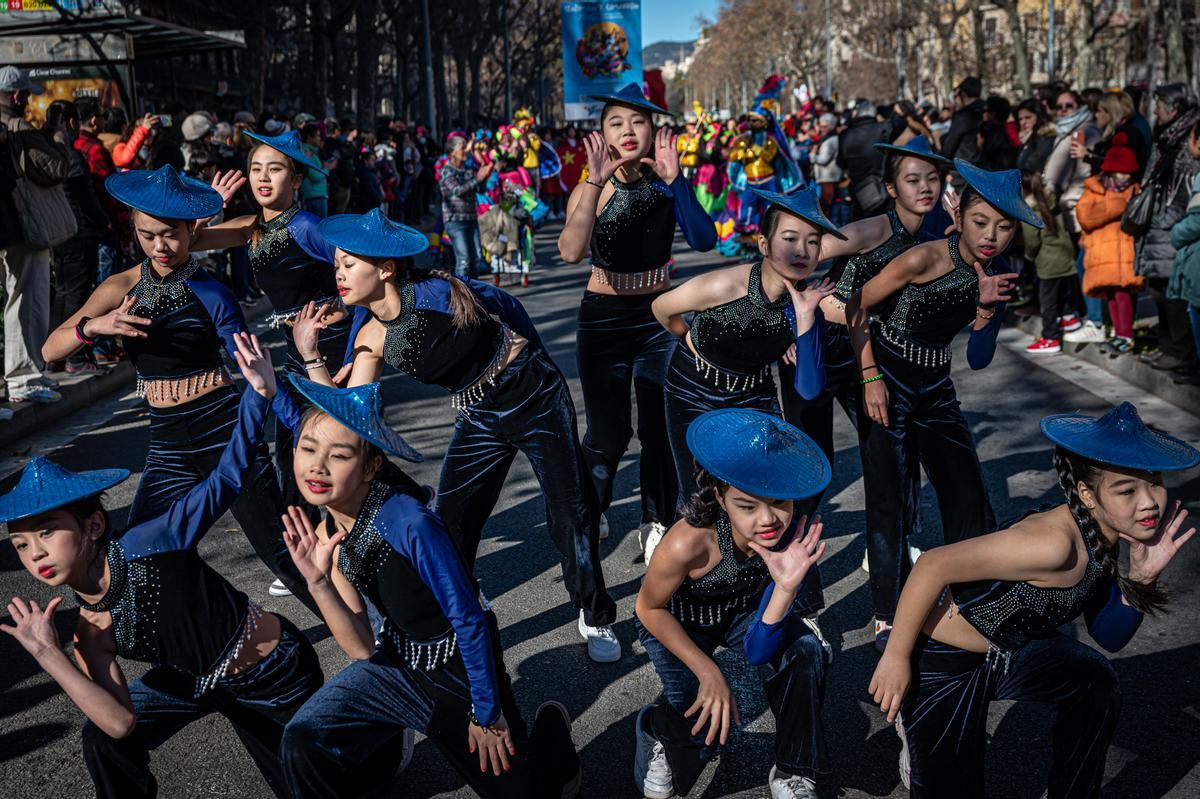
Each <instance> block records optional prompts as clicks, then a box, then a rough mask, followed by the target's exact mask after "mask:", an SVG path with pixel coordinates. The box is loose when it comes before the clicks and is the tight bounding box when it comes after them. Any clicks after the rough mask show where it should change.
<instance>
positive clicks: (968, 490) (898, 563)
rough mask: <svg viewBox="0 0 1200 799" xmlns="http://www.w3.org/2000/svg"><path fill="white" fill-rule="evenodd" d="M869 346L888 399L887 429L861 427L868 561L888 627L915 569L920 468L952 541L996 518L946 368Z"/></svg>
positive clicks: (880, 344) (883, 345) (882, 344)
mask: <svg viewBox="0 0 1200 799" xmlns="http://www.w3.org/2000/svg"><path fill="white" fill-rule="evenodd" d="M872 344H873V345H874V350H875V360H876V364H877V365H878V366H879V368H880V370H881V371H882V372H883V374H884V379H885V380H886V381H887V388H888V396H889V402H888V426H887V427H883V426H882V425H879V424H876V423H874V422H871V423H870V424H867V422H866V421H865V420H864V422H863V424H864V427H865V431H864V433H865V435H864V437H863V438H862V441H861V444H860V446H861V448H862V459H863V488H864V490H865V492H866V500H867V560H868V563H869V566H870V569H871V596H872V599H873V600H874V604H875V618H877V619H881V620H883V621H888V622H890V621H891V620H892V617H893V616H894V615H895V613H896V603H897V602H898V601H899V599H900V590H901V588H903V586H904V581H905V580H906V579H907V578H908V572H909V570H910V569H911V568H912V564H911V562H910V561H909V558H908V542H909V540H910V538H911V537H912V535H913V534H914V533H916V532H917V531H918V530H919V529H920V524H921V516H920V508H921V505H920V503H921V474H920V468H921V465H922V464H924V466H925V474H926V475H927V476H928V477H929V482H930V483H932V484H933V488H934V490H935V491H936V492H937V499H938V508H939V510H940V511H941V516H942V534H943V537H944V540H945V542H946V543H947V544H950V543H953V542H955V541H960V540H962V539H964V538H970V537H972V536H976V535H982V534H983V533H988V532H991V531H992V530H993V529H995V526H996V517H995V514H994V513H993V512H992V505H991V502H990V501H989V500H988V495H987V489H986V488H985V487H984V484H983V471H982V469H981V468H980V466H979V456H978V455H977V454H976V453H975V441H974V439H972V437H971V430H970V428H968V427H967V420H966V417H965V416H963V413H962V410H961V409H960V408H959V402H958V395H957V394H955V391H954V382H953V381H952V380H951V379H950V366H949V364H947V365H946V366H940V367H931V368H926V367H922V366H917V365H915V364H913V363H910V362H909V361H907V360H905V359H904V358H903V356H902V355H901V354H900V352H899V350H898V348H897V347H895V345H893V344H891V343H890V342H888V341H887V340H886V339H884V338H883V337H882V336H873V337H872ZM860 435H863V434H860Z"/></svg>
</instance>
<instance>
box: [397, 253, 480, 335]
mask: <svg viewBox="0 0 1200 799" xmlns="http://www.w3.org/2000/svg"><path fill="white" fill-rule="evenodd" d="M404 272H405V274H407V275H408V277H409V279H411V280H414V281H416V282H418V283H419V282H421V281H424V280H434V279H437V280H444V281H446V282H447V283H449V284H450V313H451V317H452V319H453V321H454V326H455V327H457V328H467V327H475V326H476V325H478V324H480V323H482V322H483V321H484V320H485V319H487V311H485V310H484V308H483V306H482V305H480V303H479V298H478V297H476V296H475V292H473V291H471V287H470V286H468V285H467V284H466V283H464V282H463V281H462V280H461V279H459V278H458V277H457V276H455V275H452V274H451V273H449V272H447V271H446V270H444V269H418V268H416V267H415V266H412V265H411V263H410V264H409V265H408V266H407V267H406V268H405V269H404Z"/></svg>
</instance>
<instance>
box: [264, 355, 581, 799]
mask: <svg viewBox="0 0 1200 799" xmlns="http://www.w3.org/2000/svg"><path fill="white" fill-rule="evenodd" d="M291 380H292V382H293V384H295V385H296V387H297V388H298V389H299V390H300V392H301V393H303V394H304V396H305V397H307V398H308V399H309V400H310V401H311V402H312V403H313V404H314V405H315V407H314V408H312V409H311V410H309V411H307V412H306V413H305V414H304V415H303V417H301V416H300V414H299V412H298V411H297V412H294V413H289V414H288V415H289V416H290V417H291V418H289V419H288V422H289V425H290V426H291V427H292V429H293V431H294V433H295V440H296V442H297V445H296V452H295V453H294V461H293V462H294V469H295V478H296V483H297V485H299V487H300V491H301V493H302V494H303V495H304V499H305V501H306V502H308V503H311V504H312V505H315V506H319V507H324V508H325V510H326V511H327V513H326V516H325V521H324V522H323V523H322V525H323V529H322V531H321V533H319V534H318V533H317V532H316V531H314V529H313V525H312V522H311V520H310V519H309V517H308V515H307V514H306V513H305V512H304V511H303V510H302V509H301V508H299V507H296V506H292V507H291V508H290V509H289V513H288V515H287V516H285V517H284V518H283V521H284V526H285V528H286V532H285V534H284V538H285V540H286V542H287V545H288V550H289V551H290V553H291V555H292V559H293V560H294V561H295V563H296V566H297V567H298V568H299V569H300V571H301V573H303V574H304V576H305V579H306V580H307V581H308V585H309V588H310V591H311V592H312V595H313V598H314V599H316V601H317V604H318V605H319V606H320V608H321V613H322V615H323V616H324V618H325V622H326V624H328V625H329V629H330V630H331V631H332V632H333V635H334V638H336V639H337V642H338V644H339V645H340V646H341V647H342V649H343V650H345V652H346V654H348V655H350V657H352V658H355V660H354V662H353V663H351V664H350V665H349V666H348V667H346V668H345V669H343V670H342V671H341V672H339V673H338V674H337V675H336V676H335V677H334V678H333V679H331V680H330V681H329V683H328V684H326V685H325V687H324V688H322V689H321V690H320V691H319V692H318V693H317V695H316V696H315V697H313V699H312V700H311V701H310V702H309V703H308V704H307V705H305V706H304V708H303V709H302V710H301V711H300V713H299V714H297V716H296V717H295V718H294V719H293V720H292V723H290V724H289V725H288V728H287V730H286V732H285V733H284V742H283V765H284V771H285V773H286V777H287V781H288V787H289V788H290V789H291V791H292V795H293V797H295V798H296V799H303V798H304V797H320V798H321V799H328V797H344V796H360V795H362V794H364V793H367V792H369V791H371V790H374V789H376V788H378V787H379V786H380V785H382V784H383V783H384V782H385V781H386V780H387V779H388V778H389V777H390V776H391V775H392V774H393V773H394V772H395V770H396V765H397V764H398V763H401V762H402V760H403V757H404V747H405V737H406V736H405V731H406V730H419V731H420V732H422V733H424V734H425V735H427V736H429V737H430V738H432V739H433V741H434V742H435V743H436V744H437V745H438V747H439V748H440V749H441V750H442V753H443V754H444V755H445V756H446V758H447V759H448V760H449V761H450V763H451V765H453V766H454V768H455V769H456V770H457V771H458V773H459V774H460V775H461V776H462V777H463V779H464V780H466V782H467V783H468V784H469V785H470V786H471V788H473V789H474V790H475V791H476V792H477V793H478V794H479V795H480V796H483V797H485V799H486V798H487V797H512V798H513V799H518V798H519V799H527V798H529V797H535V798H538V799H540V798H541V797H547V798H551V799H559V797H569V796H574V795H575V793H576V792H577V791H578V788H579V756H578V755H577V754H576V752H575V746H574V744H573V743H572V742H571V722H570V719H569V718H568V717H567V712H566V709H565V708H563V706H562V705H560V704H559V703H557V702H547V703H545V704H543V705H542V706H541V707H540V708H539V709H538V712H537V715H536V717H535V719H534V723H533V728H532V730H531V731H530V733H529V734H528V735H527V734H526V729H525V723H524V721H523V720H522V719H521V714H520V711H519V710H518V709H517V705H516V700H515V698H514V696H513V692H512V684H511V682H510V680H509V677H508V674H507V672H506V671H505V668H504V659H503V652H502V650H501V645H500V630H499V626H498V625H497V623H496V617H495V615H494V614H492V613H491V612H490V611H489V612H486V613H485V612H484V610H483V609H482V607H481V606H480V601H479V598H478V595H477V594H476V589H475V585H474V583H473V581H472V580H471V576H470V574H468V572H467V571H466V569H465V568H463V565H462V561H461V559H460V557H459V554H458V551H457V550H456V549H455V548H454V545H453V544H452V543H451V541H450V537H449V536H448V535H447V533H446V528H445V527H444V526H443V525H442V521H441V519H439V518H438V517H437V515H436V514H434V513H433V512H432V511H430V510H429V509H428V508H426V507H425V504H424V497H423V496H422V497H420V498H415V497H413V496H411V495H409V494H407V493H404V492H403V491H402V490H401V489H399V488H397V487H396V486H395V485H393V484H391V483H390V482H388V481H387V480H385V479H382V478H381V476H380V474H381V473H380V467H381V466H382V465H383V463H384V462H385V458H384V453H387V454H391V455H397V456H399V457H401V458H404V459H406V460H410V461H414V460H420V458H421V456H420V455H418V454H417V453H416V452H415V451H414V450H413V449H412V448H411V447H409V446H408V444H407V443H405V441H404V439H402V438H401V437H400V436H399V435H397V434H396V433H395V432H393V431H392V430H391V429H390V428H388V427H387V423H386V422H384V420H383V419H382V416H381V413H380V411H381V408H380V398H379V384H378V383H369V384H367V385H363V386H358V387H356V388H348V389H336V388H328V387H326V386H322V385H319V384H317V383H313V382H311V381H308V380H304V379H303V378H296V377H294V376H293V377H292V378H291ZM364 597H365V598H366V599H369V600H370V602H371V603H372V604H373V605H374V606H375V607H376V608H378V609H379V611H380V612H381V613H382V614H383V617H384V625H383V629H382V631H381V632H380V633H379V640H378V643H377V642H376V635H375V632H374V631H373V630H372V629H371V626H370V624H369V623H368V621H367V614H366V608H365V604H364V602H363V598H364Z"/></svg>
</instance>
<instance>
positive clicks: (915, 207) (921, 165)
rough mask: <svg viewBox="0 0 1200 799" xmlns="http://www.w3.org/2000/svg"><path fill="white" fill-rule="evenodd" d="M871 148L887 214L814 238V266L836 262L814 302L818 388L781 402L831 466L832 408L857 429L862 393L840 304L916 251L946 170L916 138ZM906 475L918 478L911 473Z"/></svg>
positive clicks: (785, 370)
mask: <svg viewBox="0 0 1200 799" xmlns="http://www.w3.org/2000/svg"><path fill="white" fill-rule="evenodd" d="M875 147H876V148H877V149H879V150H882V151H883V152H884V153H885V154H886V155H887V161H886V162H885V166H884V172H885V175H884V182H885V184H886V186H887V191H888V194H889V195H890V196H891V197H892V200H893V207H892V208H891V209H889V210H888V211H887V212H886V213H883V214H879V215H877V216H872V217H868V218H866V219H860V220H858V221H857V222H851V223H850V224H848V225H846V226H845V227H843V228H841V231H842V234H843V237H841V238H838V237H835V236H825V237H824V238H822V240H821V256H820V258H819V260H820V261H827V260H829V259H831V258H833V259H836V260H835V263H834V266H833V268H832V269H831V270H830V271H829V279H830V280H832V281H833V282H834V283H835V287H834V289H833V295H832V296H830V297H826V298H825V299H823V300H822V301H821V312H822V315H823V316H824V319H825V322H826V325H825V341H824V364H825V388H824V390H823V391H822V392H821V394H820V395H819V396H818V397H816V398H815V399H806V398H804V397H802V396H800V395H799V394H798V393H792V392H786V393H784V395H783V413H784V418H786V419H787V420H788V421H789V422H791V423H792V424H794V425H796V426H797V427H799V428H800V429H801V430H803V431H804V432H805V433H807V434H808V435H809V436H811V437H812V438H813V440H814V441H816V442H817V444H819V445H820V447H821V450H822V451H823V452H824V453H825V457H827V458H828V459H829V462H830V463H833V402H834V400H837V402H838V404H839V405H841V406H842V410H843V411H845V413H846V416H847V418H848V419H849V420H850V425H851V426H852V427H854V428H855V429H857V428H858V418H859V412H858V404H859V393H860V392H861V390H862V387H861V386H860V385H859V382H858V381H859V372H858V362H857V361H856V360H855V358H854V351H853V349H852V348H851V347H850V335H849V331H848V330H847V328H846V303H847V302H848V301H849V300H850V298H851V297H853V296H854V295H855V294H857V293H858V291H859V290H860V289H862V287H863V286H864V285H866V283H867V281H868V280H870V279H871V278H873V277H875V276H876V275H878V274H879V272H880V271H881V270H882V269H883V268H884V267H885V266H887V265H888V264H889V263H890V262H891V261H892V260H893V259H895V258H896V257H897V256H899V255H900V254H901V253H904V252H906V251H908V250H909V249H911V248H913V247H915V246H916V245H917V243H918V241H919V233H920V230H921V224H922V222H923V220H924V219H925V215H926V214H928V213H929V212H930V211H932V210H933V209H934V208H935V207H936V206H937V203H938V200H939V198H940V197H941V193H942V174H941V169H942V168H944V167H945V166H948V165H949V164H950V161H949V160H948V159H946V158H942V157H941V156H939V155H937V154H936V153H934V152H933V148H932V147H930V145H929V140H928V139H926V138H925V137H924V136H917V137H916V138H914V139H911V140H909V141H908V143H906V144H904V145H893V144H876V145H875ZM793 369H794V367H792V366H791V365H790V364H785V365H783V366H782V367H781V369H780V376H781V377H782V378H783V380H784V383H785V384H787V383H790V382H792V371H793ZM913 476H914V477H916V478H919V477H920V475H919V473H916V472H914V474H913Z"/></svg>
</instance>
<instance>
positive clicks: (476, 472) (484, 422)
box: [293, 209, 621, 662]
mask: <svg viewBox="0 0 1200 799" xmlns="http://www.w3.org/2000/svg"><path fill="white" fill-rule="evenodd" d="M320 231H321V235H323V236H324V237H325V238H326V239H327V240H328V241H329V243H330V244H331V245H333V246H334V247H336V248H337V253H336V259H335V266H336V268H337V269H336V275H337V282H338V291H339V293H340V294H341V297H342V301H343V302H344V303H345V304H346V305H352V306H357V307H356V309H355V321H354V328H353V331H352V333H351V340H352V342H353V344H352V346H353V348H354V350H353V366H352V371H351V373H350V377H349V385H351V386H357V385H362V384H364V383H371V382H374V381H376V380H378V379H379V375H380V372H381V371H382V369H383V365H384V364H385V363H386V364H388V365H390V366H392V367H394V368H396V369H399V370H400V371H402V372H404V373H405V374H407V375H409V376H410V377H412V378H413V379H415V380H418V381H420V382H422V383H426V384H429V385H436V386H441V387H443V388H445V389H446V390H447V391H449V392H451V393H452V394H453V399H452V401H451V404H452V406H453V407H454V408H455V409H456V410H457V411H458V417H457V419H456V421H455V426H454V434H453V436H452V437H451V439H450V444H449V446H448V447H447V448H446V458H445V462H444V463H443V465H442V473H441V477H440V479H439V482H438V490H437V510H438V513H439V515H440V516H441V517H442V520H443V521H444V522H445V523H446V528H447V529H448V530H449V532H450V537H451V540H453V541H454V544H455V546H457V547H458V549H459V551H460V552H461V554H462V557H463V560H464V562H465V563H466V566H467V570H468V572H474V568H475V555H476V553H477V551H478V549H479V541H480V537H481V535H482V533H483V525H484V523H485V522H486V521H487V519H488V517H489V516H490V515H491V513H492V509H493V508H494V507H495V505H496V501H497V499H498V498H499V496H500V490H501V488H502V487H503V486H504V480H505V477H506V476H507V475H508V470H509V467H510V466H511V465H512V462H513V458H515V457H516V455H517V453H518V452H524V453H525V454H526V456H527V457H528V458H529V461H530V465H531V466H532V467H533V471H534V474H535V475H536V476H537V478H538V482H539V484H540V485H541V488H542V492H543V494H544V496H545V500H546V528H547V531H548V532H549V534H550V538H551V540H552V541H553V542H554V546H555V548H556V549H557V550H558V553H559V558H560V561H561V563H562V570H563V582H564V584H565V587H566V589H567V592H568V594H569V595H570V597H571V601H572V603H573V604H574V605H575V607H577V608H579V632H580V635H581V636H582V637H583V638H584V639H586V640H587V644H588V654H589V656H591V658H592V659H593V660H596V661H598V662H612V661H616V660H619V659H620V657H621V646H620V643H619V642H618V641H617V638H616V636H615V635H614V634H613V632H612V628H611V625H612V623H613V621H614V620H615V618H616V605H615V604H614V603H613V600H612V599H611V598H609V595H608V591H607V590H606V589H605V586H604V574H603V572H602V570H601V563H600V553H599V538H598V535H599V530H598V527H597V524H596V514H595V512H594V505H595V502H594V498H593V495H592V491H591V489H590V486H589V485H588V483H587V477H586V475H587V471H586V469H587V467H586V466H585V464H584V461H583V453H582V451H581V449H580V447H579V439H578V435H577V433H576V432H575V430H576V422H575V406H574V404H573V403H572V401H571V393H570V390H569V389H568V388H567V384H566V381H565V380H564V379H563V376H562V373H561V372H559V370H558V367H557V366H555V365H554V362H553V361H551V360H550V356H549V354H547V352H546V349H545V347H544V346H543V345H542V341H541V338H540V337H539V336H538V332H537V330H536V329H535V328H534V326H533V322H532V321H531V320H530V318H529V315H528V314H527V313H526V312H525V309H524V308H523V307H521V304H520V303H519V302H517V300H515V299H513V298H512V297H511V296H510V295H508V294H506V293H505V292H503V291H501V290H500V289H497V288H495V287H493V286H489V285H486V284H484V283H480V282H479V281H477V280H460V279H458V278H456V277H453V276H451V275H449V274H446V273H445V272H430V271H424V270H417V269H415V268H413V267H411V266H406V265H405V262H404V261H403V260H402V259H407V258H408V257H409V256H412V255H414V254H415V253H418V252H421V251H422V250H423V249H424V248H425V237H424V236H423V235H422V234H421V233H420V232H418V231H416V230H413V229H412V228H410V227H406V226H404V225H400V224H397V223H395V222H392V221H390V220H388V219H386V218H385V217H384V215H383V214H382V213H381V212H380V211H379V210H378V209H376V210H374V211H371V212H370V213H368V214H363V215H356V214H343V215H340V216H334V217H329V218H326V219H324V220H322V222H321V227H320ZM323 313H324V311H323V310H322V309H321V308H318V307H316V306H315V305H312V304H310V305H309V307H308V308H307V309H306V310H305V311H304V312H303V313H301V315H300V319H299V321H298V322H297V323H296V325H295V327H294V328H293V335H294V336H295V339H296V346H297V348H298V349H299V350H300V353H301V355H303V356H304V359H305V368H306V370H307V371H308V374H309V377H310V378H312V379H313V380H316V381H317V382H320V383H322V384H325V385H330V386H332V385H333V381H332V379H331V377H330V375H329V371H328V370H327V368H326V365H325V362H324V360H323V359H322V358H321V355H320V352H319V351H318V350H317V348H316V342H317V336H318V334H319V331H320V329H321V327H322V324H323V323H322V322H321V321H320V316H321V314H323Z"/></svg>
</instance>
